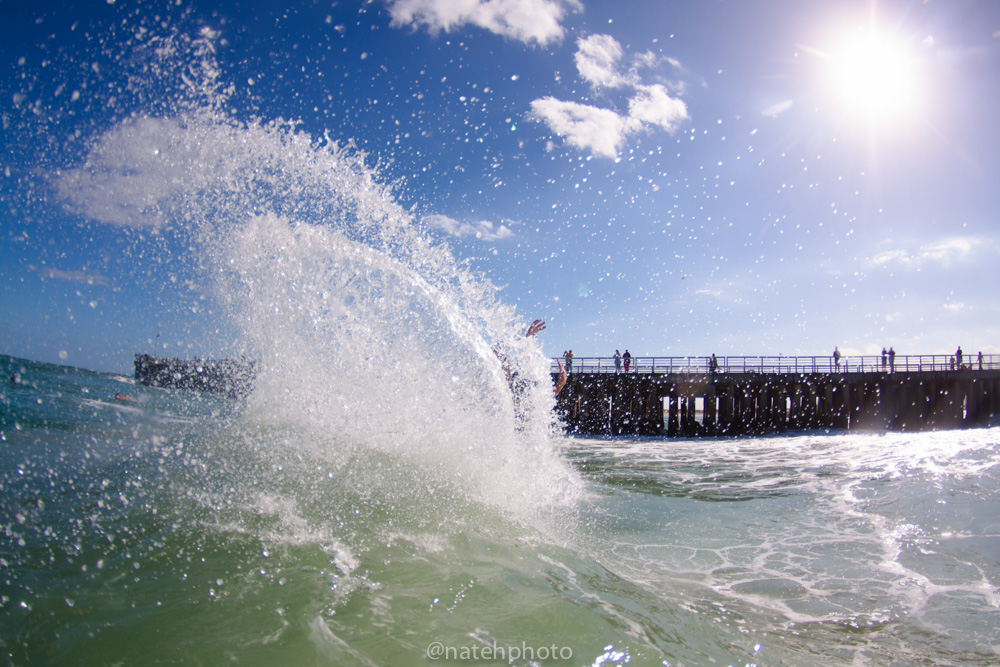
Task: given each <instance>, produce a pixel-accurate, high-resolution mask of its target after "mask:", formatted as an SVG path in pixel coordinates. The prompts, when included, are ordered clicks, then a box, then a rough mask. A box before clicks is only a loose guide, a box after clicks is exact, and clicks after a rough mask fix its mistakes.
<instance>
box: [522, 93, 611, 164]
mask: <svg viewBox="0 0 1000 667" xmlns="http://www.w3.org/2000/svg"><path fill="white" fill-rule="evenodd" d="M531 117H532V118H535V119H537V120H540V121H542V122H544V123H545V124H546V125H548V126H549V129H550V130H552V131H553V132H554V133H556V134H558V135H559V136H561V137H563V138H564V139H565V140H566V141H567V142H568V143H569V144H570V145H571V146H576V147H577V148H580V149H583V150H590V151H591V152H592V153H594V154H595V155H599V156H601V157H609V158H614V157H616V156H617V155H618V147H619V146H620V145H621V143H622V141H623V140H624V133H625V129H626V119H625V118H624V117H623V116H620V115H618V114H617V113H616V112H614V111H612V110H611V109H602V108H600V107H595V106H590V105H587V104H579V103H578V102H564V101H562V100H557V99H556V98H554V97H543V98H542V99H540V100H534V101H533V102H532V103H531Z"/></svg>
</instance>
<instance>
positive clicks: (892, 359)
mask: <svg viewBox="0 0 1000 667" xmlns="http://www.w3.org/2000/svg"><path fill="white" fill-rule="evenodd" d="M889 372H890V373H895V372H896V350H894V349H892V348H891V347H890V348H889Z"/></svg>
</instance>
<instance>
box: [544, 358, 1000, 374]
mask: <svg viewBox="0 0 1000 667" xmlns="http://www.w3.org/2000/svg"><path fill="white" fill-rule="evenodd" d="M560 360H562V361H563V365H564V366H565V365H566V362H565V360H564V359H561V358H560ZM960 368H961V369H964V370H997V369H1000V355H997V354H983V355H971V356H969V355H963V356H962V357H961V360H959V359H958V358H957V357H956V355H954V354H917V355H914V354H907V355H899V354H897V355H895V357H890V356H888V355H886V356H885V357H883V356H882V355H878V354H875V355H842V356H841V357H840V359H839V360H838V359H834V358H833V357H832V356H830V355H824V356H812V357H786V356H783V355H778V356H757V357H743V356H729V357H714V362H713V357H712V356H711V355H710V356H707V357H704V356H703V357H639V356H635V357H632V359H631V360H630V363H629V364H628V368H627V369H626V366H625V362H624V361H622V362H621V363H620V364H616V362H615V359H614V358H613V357H574V358H573V362H572V367H571V368H570V369H569V372H570V373H629V374H636V375H669V374H674V373H681V374H683V373H690V374H701V375H705V374H709V373H712V372H713V370H714V372H715V373H724V374H735V373H879V372H882V373H893V372H895V373H910V372H930V371H954V370H959V369H960ZM551 370H552V372H553V373H557V372H558V371H559V366H558V364H557V363H556V359H552V361H551Z"/></svg>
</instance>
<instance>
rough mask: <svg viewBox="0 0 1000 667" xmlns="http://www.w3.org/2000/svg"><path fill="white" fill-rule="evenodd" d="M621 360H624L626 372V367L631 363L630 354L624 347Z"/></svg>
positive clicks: (626, 370)
mask: <svg viewBox="0 0 1000 667" xmlns="http://www.w3.org/2000/svg"><path fill="white" fill-rule="evenodd" d="M622 361H624V362H625V372H626V373H628V367H629V366H630V365H631V364H632V354H631V353H630V352H629V351H628V348H625V354H623V355H622Z"/></svg>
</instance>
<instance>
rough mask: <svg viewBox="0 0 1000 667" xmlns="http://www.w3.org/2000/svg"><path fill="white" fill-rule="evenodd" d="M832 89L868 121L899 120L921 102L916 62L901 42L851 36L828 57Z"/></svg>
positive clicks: (874, 35)
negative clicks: (919, 99) (919, 100)
mask: <svg viewBox="0 0 1000 667" xmlns="http://www.w3.org/2000/svg"><path fill="white" fill-rule="evenodd" d="M829 62H830V67H831V74H832V87H833V92H834V94H835V95H836V97H837V98H838V99H839V100H840V103H841V104H842V105H843V107H844V109H845V110H846V111H847V112H849V113H852V114H858V115H861V116H864V117H866V118H868V119H869V120H893V121H895V120H899V119H902V118H904V117H905V116H906V115H907V114H909V113H912V112H913V111H914V107H915V105H916V104H917V101H918V99H917V98H918V68H917V60H916V58H915V57H914V55H913V54H912V53H911V52H910V50H909V49H908V48H907V45H906V44H905V43H904V42H902V41H901V40H899V39H896V38H895V37H893V36H891V35H887V34H880V33H878V32H876V31H874V30H870V29H869V30H865V31H863V32H857V33H855V34H852V35H851V36H850V37H849V38H847V39H845V40H844V41H843V42H842V43H841V44H840V46H839V47H838V48H837V49H836V50H834V51H833V52H832V53H830V54H829Z"/></svg>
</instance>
